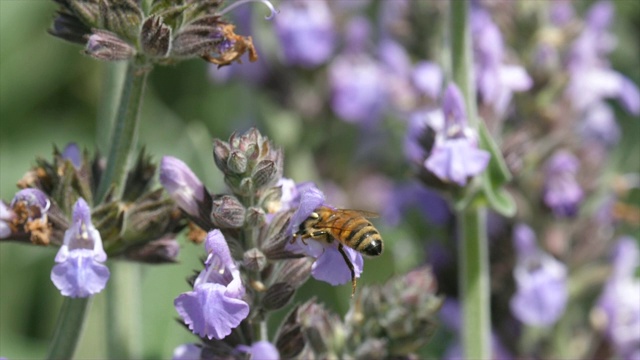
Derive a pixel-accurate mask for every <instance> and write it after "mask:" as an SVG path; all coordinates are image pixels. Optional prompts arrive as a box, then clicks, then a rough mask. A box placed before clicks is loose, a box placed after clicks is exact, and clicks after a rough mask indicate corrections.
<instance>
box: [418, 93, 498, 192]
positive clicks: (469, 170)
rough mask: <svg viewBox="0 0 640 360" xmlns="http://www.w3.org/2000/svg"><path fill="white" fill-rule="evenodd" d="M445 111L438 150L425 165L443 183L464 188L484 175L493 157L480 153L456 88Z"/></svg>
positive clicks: (448, 96)
mask: <svg viewBox="0 0 640 360" xmlns="http://www.w3.org/2000/svg"><path fill="white" fill-rule="evenodd" d="M442 108H443V112H444V115H445V129H444V131H443V132H441V133H440V134H437V137H436V143H435V146H434V147H433V150H432V151H431V154H430V155H429V157H428V158H427V160H426V161H425V162H424V165H425V167H426V168H427V170H429V171H431V172H432V173H434V174H435V175H436V176H437V177H438V178H440V179H441V180H443V181H446V182H453V183H456V184H458V185H460V186H464V185H466V183H467V179H468V178H469V177H472V176H476V175H478V174H480V173H481V172H483V171H484V169H485V168H486V167H487V164H488V163H489V158H490V155H489V153H488V152H486V151H485V150H482V149H478V142H477V138H476V135H475V133H474V132H473V130H472V129H471V128H469V127H467V116H466V110H465V107H464V100H463V97H462V93H460V90H459V89H458V87H457V86H455V85H454V84H451V85H449V86H448V87H447V89H446V91H445V94H444V98H443V101H442Z"/></svg>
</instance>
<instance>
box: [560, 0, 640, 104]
mask: <svg viewBox="0 0 640 360" xmlns="http://www.w3.org/2000/svg"><path fill="white" fill-rule="evenodd" d="M613 12H614V9H613V4H612V3H611V2H609V1H600V2H597V3H595V4H594V5H593V6H592V7H591V9H590V10H589V12H588V14H587V21H586V24H585V27H584V29H583V31H582V33H581V34H580V36H578V38H577V39H576V40H575V42H574V43H573V46H572V48H571V53H570V57H569V62H568V69H569V74H570V80H569V84H568V85H567V89H566V94H567V96H568V98H569V99H570V100H571V102H572V104H573V106H574V107H575V108H576V110H578V111H579V112H582V111H586V110H587V109H588V108H589V107H590V106H591V104H594V103H598V102H600V101H601V100H603V99H605V98H618V99H619V100H620V101H621V102H622V105H623V106H624V107H625V108H626V110H627V111H628V112H630V113H632V114H634V115H638V114H640V90H638V87H637V86H636V85H635V84H633V82H632V81H631V80H629V79H628V78H627V77H625V76H623V75H622V74H620V73H618V72H616V71H614V70H612V69H611V68H610V65H609V61H608V60H607V59H606V56H607V55H608V54H609V53H610V52H611V51H612V50H613V49H614V48H615V45H616V40H615V38H614V37H613V36H612V35H611V34H610V33H608V32H607V29H608V27H609V25H610V24H611V21H612V19H613Z"/></svg>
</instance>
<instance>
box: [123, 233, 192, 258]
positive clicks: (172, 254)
mask: <svg viewBox="0 0 640 360" xmlns="http://www.w3.org/2000/svg"><path fill="white" fill-rule="evenodd" d="M179 253H180V244H178V242H177V241H176V240H175V239H159V240H154V241H150V242H148V243H145V244H144V245H141V246H137V247H134V248H131V249H128V250H127V251H126V253H125V256H126V257H127V259H130V260H134V261H139V262H143V263H148V264H163V263H174V262H176V261H177V259H178V254H179Z"/></svg>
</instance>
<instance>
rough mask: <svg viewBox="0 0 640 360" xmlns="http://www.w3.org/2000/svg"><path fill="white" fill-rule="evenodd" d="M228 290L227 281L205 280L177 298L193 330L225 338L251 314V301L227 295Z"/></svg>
mask: <svg viewBox="0 0 640 360" xmlns="http://www.w3.org/2000/svg"><path fill="white" fill-rule="evenodd" d="M225 290H226V287H225V286H223V285H220V284H211V283H205V284H201V285H198V286H196V288H195V289H194V291H189V292H187V293H184V294H181V295H180V296H178V297H177V298H176V299H175V301H174V305H175V307H176V310H177V311H178V314H180V316H181V317H182V319H183V320H184V322H185V324H187V325H188V326H189V329H190V330H191V331H193V332H194V333H195V334H197V335H200V336H202V337H207V338H209V339H212V338H216V339H218V340H221V339H223V338H224V337H225V336H227V335H229V334H231V330H232V329H233V328H235V327H237V326H238V325H240V323H241V322H242V320H244V319H245V318H246V317H247V315H249V305H248V304H247V303H246V302H244V301H242V300H240V299H236V298H232V297H227V296H225V294H224V293H225Z"/></svg>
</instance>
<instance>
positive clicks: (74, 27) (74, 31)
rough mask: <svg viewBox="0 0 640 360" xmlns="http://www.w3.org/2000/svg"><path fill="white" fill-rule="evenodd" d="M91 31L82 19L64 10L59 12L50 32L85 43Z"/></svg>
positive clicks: (70, 40) (68, 39)
mask: <svg viewBox="0 0 640 360" xmlns="http://www.w3.org/2000/svg"><path fill="white" fill-rule="evenodd" d="M84 3H86V2H84ZM90 33H91V29H90V28H89V27H88V26H86V25H85V24H84V23H83V22H82V21H80V20H79V19H78V18H77V17H75V16H73V15H71V14H68V13H66V12H63V11H59V12H58V16H57V17H56V18H55V19H54V20H53V26H52V28H51V29H49V34H51V35H53V36H55V37H59V38H61V39H63V40H67V41H69V42H72V43H76V44H84V43H85V42H86V40H85V39H86V36H87V35H88V34H90Z"/></svg>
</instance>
